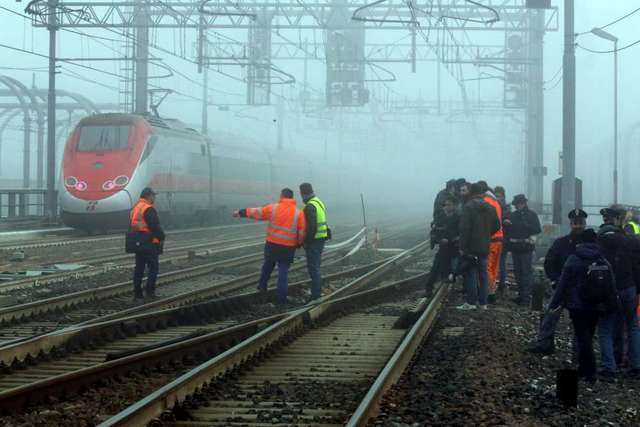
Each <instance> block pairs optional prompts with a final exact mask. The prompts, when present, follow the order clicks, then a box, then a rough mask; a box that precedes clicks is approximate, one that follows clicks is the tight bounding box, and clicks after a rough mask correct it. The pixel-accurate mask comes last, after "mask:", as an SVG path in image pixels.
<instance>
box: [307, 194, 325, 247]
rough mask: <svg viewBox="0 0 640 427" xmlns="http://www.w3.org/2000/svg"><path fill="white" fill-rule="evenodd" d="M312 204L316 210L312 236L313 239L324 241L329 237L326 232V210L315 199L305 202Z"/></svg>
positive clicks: (320, 202)
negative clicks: (314, 232) (314, 228)
mask: <svg viewBox="0 0 640 427" xmlns="http://www.w3.org/2000/svg"><path fill="white" fill-rule="evenodd" d="M307 203H309V204H312V205H313V206H314V207H315V208H316V224H317V228H316V234H315V235H314V236H313V238H314V239H326V238H327V237H329V233H328V232H327V229H328V225H327V210H326V208H325V207H324V203H322V201H321V200H320V199H318V198H317V197H315V196H314V197H313V198H311V199H309V201H308V202H307Z"/></svg>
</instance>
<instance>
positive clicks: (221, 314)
mask: <svg viewBox="0 0 640 427" xmlns="http://www.w3.org/2000/svg"><path fill="white" fill-rule="evenodd" d="M395 266H396V261H394V260H393V259H391V260H380V261H377V262H374V263H370V264H366V265H360V266H356V267H346V269H344V267H342V268H343V271H337V272H334V273H332V274H328V275H326V276H325V281H326V283H328V284H329V287H333V288H341V287H342V286H344V285H345V284H347V283H350V282H351V280H352V279H353V278H354V277H358V276H362V275H363V274H364V277H365V278H368V280H371V279H372V278H371V276H370V275H371V274H374V276H375V275H379V274H380V273H381V272H382V271H389V270H392V269H393V268H394V267H395ZM357 280H358V279H356V282H357ZM359 280H361V281H362V279H359ZM351 283H354V282H351ZM362 283H364V282H362ZM306 286H308V281H302V282H299V283H296V284H292V285H291V290H292V291H293V292H300V290H301V289H302V288H303V287H306ZM272 292H273V290H272ZM248 308H250V311H249V312H248V313H247V309H248ZM292 308H293V307H292V306H290V307H274V306H273V305H271V304H268V303H266V298H265V295H263V294H259V293H258V294H257V293H255V292H253V293H245V294H241V295H237V296H232V297H227V298H221V299H218V300H215V301H210V302H207V303H200V304H195V305H192V306H189V307H183V308H179V309H173V310H163V311H160V312H152V313H147V314H143V315H138V316H133V317H130V318H127V319H120V320H118V321H111V322H103V323H101V324H92V325H84V326H81V327H78V328H75V329H69V330H66V331H62V332H61V333H59V334H49V336H42V337H39V338H37V339H36V340H33V341H32V342H30V343H25V344H21V345H14V346H13V347H12V348H3V349H0V360H2V363H3V365H4V366H5V367H6V369H5V375H2V376H0V407H2V408H5V409H6V408H11V407H13V408H15V405H24V404H26V403H27V402H28V401H34V400H37V399H39V398H42V397H45V396H51V394H52V393H54V392H55V391H56V390H58V391H59V389H60V387H62V386H63V385H66V391H67V392H68V391H69V389H70V388H71V389H73V388H77V387H78V386H80V385H82V384H85V383H87V382H91V381H95V380H96V378H100V379H104V378H105V375H109V373H113V372H122V370H123V369H125V368H126V369H127V370H131V369H134V368H135V367H136V366H138V367H139V366H145V364H146V363H149V360H148V359H144V360H141V359H140V357H141V354H143V353H145V352H149V351H151V352H155V353H156V356H154V357H159V356H160V355H162V354H164V356H163V357H167V354H169V357H174V358H175V357H176V356H175V354H174V355H173V356H170V354H171V352H169V353H167V352H166V351H164V350H163V349H165V350H166V348H168V347H171V346H172V345H173V346H182V347H183V348H182V349H180V350H179V349H177V348H174V350H176V351H178V352H179V353H180V354H182V355H187V354H190V353H189V351H193V350H194V347H193V345H195V346H196V347H198V348H201V347H202V346H203V345H205V343H206V342H208V341H207V340H209V341H211V340H214V341H215V340H218V341H219V340H221V339H222V340H223V341H224V343H227V347H229V346H230V345H231V344H235V343H237V342H238V341H239V339H240V338H238V337H241V338H242V339H245V338H247V337H249V336H251V335H252V334H254V333H255V332H257V328H258V326H260V325H261V326H266V325H269V324H272V323H274V322H276V321H278V320H280V319H282V318H283V317H284V316H285V314H283V313H282V311H283V309H292ZM265 315H266V316H267V317H265V318H262V319H260V316H265ZM239 322H245V323H243V324H242V325H238V323H239ZM127 335H128V336H127ZM206 337H209V338H206ZM229 339H231V340H232V342H227V341H225V340H229ZM188 341H195V343H192V344H188ZM185 342H187V344H185ZM185 345H186V347H185ZM189 345H191V347H189ZM216 345H217V346H218V347H220V345H221V343H220V342H218V344H216ZM82 347H83V348H84V350H85V351H82ZM21 352H22V354H21ZM51 359H54V360H51ZM113 359H114V360H113ZM9 360H16V362H14V363H13V364H12V367H11V368H9V367H8V365H7V363H5V362H8V361H9ZM17 360H20V361H19V362H18V361H17ZM105 360H107V362H105ZM109 360H111V361H109Z"/></svg>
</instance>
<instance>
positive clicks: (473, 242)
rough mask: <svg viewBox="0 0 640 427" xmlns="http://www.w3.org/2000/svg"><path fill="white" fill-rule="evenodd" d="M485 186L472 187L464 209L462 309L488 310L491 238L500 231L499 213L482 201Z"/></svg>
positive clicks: (461, 224)
mask: <svg viewBox="0 0 640 427" xmlns="http://www.w3.org/2000/svg"><path fill="white" fill-rule="evenodd" d="M482 190H483V188H482V185H480V184H478V183H474V184H471V185H470V187H469V201H468V202H466V203H465V205H464V207H463V208H462V217H461V219H460V254H461V255H460V256H461V261H460V262H461V264H463V265H464V267H462V270H463V271H464V294H465V302H464V304H462V305H460V306H458V307H457V308H458V309H459V310H473V309H475V308H480V309H481V310H486V309H487V293H488V291H489V277H488V274H487V256H488V255H489V244H490V243H491V236H492V235H493V234H494V233H495V232H496V231H498V230H499V229H500V221H499V219H498V216H497V215H496V210H495V209H494V208H493V207H492V206H491V205H490V204H488V203H487V202H485V201H484V200H482V198H483V197H484V192H483V191H482Z"/></svg>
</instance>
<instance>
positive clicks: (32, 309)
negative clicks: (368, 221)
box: [0, 243, 262, 323]
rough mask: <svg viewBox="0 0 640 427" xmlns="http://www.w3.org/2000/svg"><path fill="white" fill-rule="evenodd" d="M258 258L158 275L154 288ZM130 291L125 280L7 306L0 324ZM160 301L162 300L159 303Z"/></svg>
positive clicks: (1, 316)
mask: <svg viewBox="0 0 640 427" xmlns="http://www.w3.org/2000/svg"><path fill="white" fill-rule="evenodd" d="M253 246H257V244H253V243H252V244H248V245H241V246H234V247H232V248H225V249H220V250H217V251H214V252H213V254H219V253H224V252H229V251H232V250H237V249H242V248H245V247H246V248H249V247H253ZM261 257H262V253H258V254H251V255H245V256H242V257H236V258H233V259H231V260H222V261H215V262H212V263H207V264H203V265H198V266H195V267H189V268H185V269H182V270H177V271H172V272H168V273H162V274H160V275H158V286H160V285H166V284H168V283H173V282H175V281H179V280H184V279H188V278H191V277H195V276H199V275H202V274H207V273H209V272H210V271H212V270H214V269H216V268H220V267H230V266H234V265H238V264H242V263H245V262H251V261H256V260H258V259H260V258H261ZM129 292H131V281H130V280H128V281H125V282H120V283H115V284H112V285H108V286H104V287H100V288H94V289H86V290H82V291H77V292H72V293H69V294H64V295H59V296H55V297H51V298H46V299H43V300H39V301H33V302H30V303H26V304H20V305H15V306H10V307H4V308H0V323H2V322H4V323H11V322H15V321H19V320H24V319H27V318H32V317H34V316H36V315H41V314H45V313H48V312H51V311H54V310H59V309H64V308H67V307H70V306H74V305H78V304H82V303H87V302H90V301H95V300H99V299H105V298H108V297H113V296H116V295H120V294H123V293H129ZM159 301H162V300H159Z"/></svg>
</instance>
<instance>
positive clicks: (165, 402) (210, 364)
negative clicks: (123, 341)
mask: <svg viewBox="0 0 640 427" xmlns="http://www.w3.org/2000/svg"><path fill="white" fill-rule="evenodd" d="M423 248H424V246H423V244H420V245H417V246H416V247H414V248H412V249H410V250H406V251H405V252H403V253H402V254H400V255H397V256H395V257H393V258H391V259H390V260H388V261H386V262H385V263H383V264H381V265H380V266H379V267H377V268H375V269H374V270H373V271H371V272H369V273H367V274H365V275H364V276H366V277H367V279H365V280H363V279H362V277H361V278H358V279H356V280H354V281H353V282H351V283H349V284H348V285H346V286H344V287H342V288H340V290H339V291H342V290H344V289H345V288H349V289H351V292H344V291H343V292H340V295H341V294H344V293H346V294H347V295H346V296H342V297H334V295H336V294H337V292H338V291H336V292H334V293H333V294H331V295H329V296H327V297H325V298H323V299H322V300H321V301H320V302H319V303H318V304H317V305H314V306H309V307H305V308H302V309H300V310H297V311H294V312H293V313H292V314H291V315H289V316H288V317H286V318H284V319H282V320H280V321H278V322H277V323H274V324H273V325H271V326H269V327H267V328H266V329H264V330H262V331H261V332H259V333H257V334H256V335H254V336H252V337H250V338H248V339H247V340H245V341H243V342H242V343H240V344H238V345H237V346H235V347H233V348H231V349H229V350H227V351H225V352H224V353H222V354H220V355H218V356H216V357H214V358H213V359H211V360H209V361H207V362H205V363H203V364H202V365H200V366H198V367H196V368H195V369H193V370H191V371H189V372H188V373H186V374H184V375H182V376H181V377H179V378H177V379H176V380H174V381H172V382H171V383H169V384H167V385H165V386H163V387H161V388H160V389H158V390H156V391H155V392H153V393H151V394H150V395H148V396H147V397H145V398H143V399H142V400H140V401H138V402H136V403H134V404H133V405H131V406H130V407H128V408H126V409H125V410H123V411H121V412H120V413H118V414H116V415H114V416H113V417H111V418H109V419H108V420H106V421H104V422H103V423H101V424H100V425H99V427H113V426H136V427H139V426H144V425H147V424H148V423H149V422H151V421H152V420H154V419H156V418H157V417H159V416H160V415H161V414H162V413H163V412H164V411H165V410H170V409H172V408H173V406H174V405H176V404H177V403H179V402H182V401H184V400H185V398H186V397H188V396H190V395H192V394H193V393H194V392H196V391H198V390H199V389H201V388H202V387H203V386H204V385H206V384H208V383H209V382H211V381H212V380H214V379H216V378H218V377H220V376H221V375H224V374H225V373H226V372H228V371H231V370H232V369H234V368H236V367H237V366H239V365H241V364H243V363H245V362H247V361H249V360H251V359H252V358H254V357H256V356H257V355H259V354H261V353H262V352H264V351H266V350H267V349H269V348H270V347H272V346H274V345H276V344H277V343H278V342H280V341H281V340H282V339H286V338H288V337H293V336H295V335H296V334H298V333H300V332H301V331H303V330H304V329H305V328H306V327H307V325H308V323H309V322H313V321H318V320H319V319H320V318H321V317H322V316H326V315H327V314H329V313H331V312H333V311H334V310H336V311H337V310H343V309H344V307H345V305H349V304H353V303H354V302H356V301H357V302H362V300H363V298H365V297H382V296H385V295H388V294H389V292H393V293H397V291H398V287H399V286H406V285H407V283H411V284H414V283H415V280H416V277H424V276H423V275H419V276H414V277H413V278H411V279H410V280H407V279H405V280H402V281H400V282H398V283H392V284H389V285H385V286H382V287H379V288H376V289H373V290H365V291H362V292H358V291H361V290H362V289H365V288H366V287H367V286H369V285H370V282H372V281H376V280H379V279H380V276H381V274H380V273H381V272H387V273H388V272H390V271H393V269H394V268H396V267H397V265H398V264H399V263H400V262H401V261H403V259H404V258H408V257H409V256H411V255H414V254H415V253H416V251H419V250H421V249H423ZM374 272H375V274H372V273H374ZM399 283H400V285H399Z"/></svg>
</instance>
